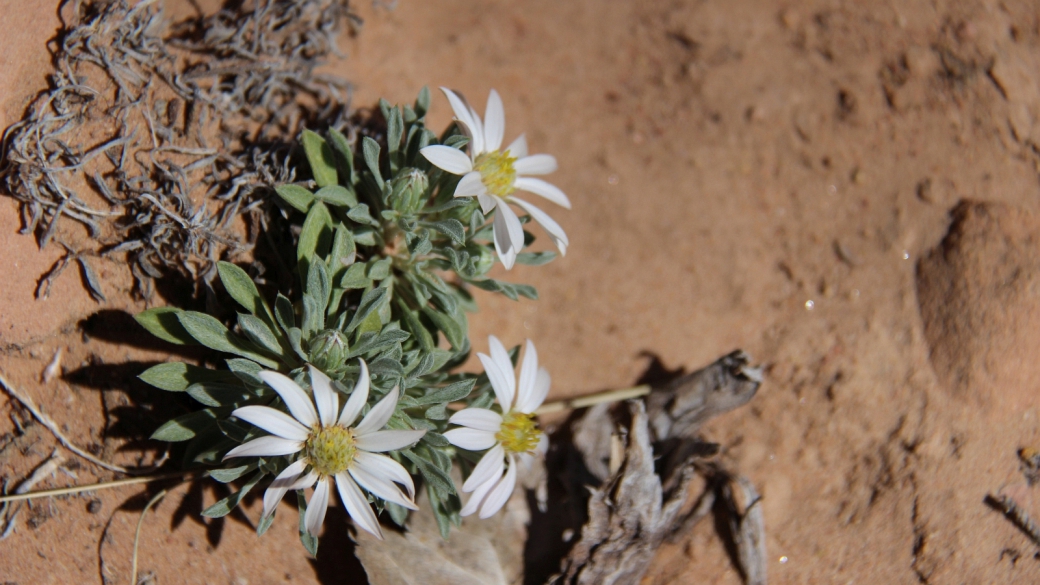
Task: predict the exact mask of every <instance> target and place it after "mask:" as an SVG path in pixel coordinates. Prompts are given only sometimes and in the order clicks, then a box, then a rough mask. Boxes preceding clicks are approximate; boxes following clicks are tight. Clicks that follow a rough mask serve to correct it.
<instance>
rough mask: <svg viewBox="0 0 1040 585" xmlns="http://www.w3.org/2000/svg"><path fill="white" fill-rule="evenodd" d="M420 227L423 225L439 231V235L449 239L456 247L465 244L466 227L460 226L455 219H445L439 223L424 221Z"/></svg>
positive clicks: (459, 222)
mask: <svg viewBox="0 0 1040 585" xmlns="http://www.w3.org/2000/svg"><path fill="white" fill-rule="evenodd" d="M421 225H424V226H426V227H428V228H430V229H434V230H437V231H439V232H440V233H442V234H444V235H446V236H448V237H449V238H451V241H452V242H454V243H455V244H458V245H460V246H461V245H463V244H465V243H466V227H465V226H464V225H462V222H461V221H459V220H457V219H445V220H441V221H424V222H422V224H421Z"/></svg>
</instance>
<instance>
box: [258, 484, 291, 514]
mask: <svg viewBox="0 0 1040 585" xmlns="http://www.w3.org/2000/svg"><path fill="white" fill-rule="evenodd" d="M287 491H289V490H287V489H285V488H281V487H275V486H274V485H273V484H272V485H271V487H269V488H267V489H266V490H264V511H263V513H262V514H261V515H260V517H261V518H267V517H268V516H270V515H271V514H274V511H275V509H276V508H277V507H278V504H279V503H280V502H281V501H282V498H284V497H285V492H287Z"/></svg>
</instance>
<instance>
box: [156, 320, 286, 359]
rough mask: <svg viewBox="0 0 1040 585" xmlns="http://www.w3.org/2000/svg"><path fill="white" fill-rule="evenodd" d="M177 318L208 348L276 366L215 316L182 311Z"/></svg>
mask: <svg viewBox="0 0 1040 585" xmlns="http://www.w3.org/2000/svg"><path fill="white" fill-rule="evenodd" d="M177 319H178V320H179V321H180V322H181V325H183V326H184V329H186V330H187V331H188V333H190V334H191V336H192V337H194V338H195V339H196V341H198V342H199V343H201V344H202V345H205V346H206V347H208V348H210V349H215V350H217V351H223V352H227V353H233V354H235V355H238V356H242V357H244V358H249V359H251V360H253V361H255V362H257V363H259V364H261V365H263V366H267V367H269V368H274V369H277V368H278V362H276V361H274V360H272V359H271V358H268V357H265V356H263V355H260V354H259V353H258V352H256V351H254V349H253V347H252V346H251V344H249V343H248V342H246V341H245V340H242V339H239V338H238V337H236V336H234V335H232V334H231V332H230V331H228V328H227V327H224V324H223V323H221V322H220V321H218V320H217V319H216V318H215V317H212V316H210V315H207V314H205V313H197V312H195V311H183V312H181V313H179V314H178V315H177Z"/></svg>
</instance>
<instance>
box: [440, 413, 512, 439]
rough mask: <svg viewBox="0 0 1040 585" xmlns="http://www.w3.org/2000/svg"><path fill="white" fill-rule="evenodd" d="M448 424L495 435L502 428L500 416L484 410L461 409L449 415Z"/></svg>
mask: <svg viewBox="0 0 1040 585" xmlns="http://www.w3.org/2000/svg"><path fill="white" fill-rule="evenodd" d="M448 422H450V423H452V424H456V425H462V426H464V427H469V428H471V429H477V430H478V431H489V432H492V433H497V432H498V431H499V430H500V429H501V428H502V415H500V414H498V413H497V412H495V411H493V410H488V409H486V408H463V409H462V410H460V411H458V412H456V413H455V414H453V415H451V418H449V419H448Z"/></svg>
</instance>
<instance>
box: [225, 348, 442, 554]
mask: <svg viewBox="0 0 1040 585" xmlns="http://www.w3.org/2000/svg"><path fill="white" fill-rule="evenodd" d="M310 374H311V389H312V390H313V393H314V400H313V401H312V400H311V398H310V397H309V396H308V395H307V393H306V392H305V391H304V390H303V388H300V386H299V385H298V384H297V383H296V382H294V381H292V380H291V379H290V378H288V377H287V376H284V375H282V374H279V373H278V372H271V371H263V372H260V378H261V379H262V380H263V381H264V382H266V383H267V385H268V386H270V387H271V388H273V389H274V391H275V392H277V393H278V395H279V396H281V398H282V401H283V402H285V405H286V407H288V409H289V412H290V413H291V414H292V416H289V415H288V414H285V413H284V412H282V411H280V410H276V409H274V408H271V407H268V406H243V407H242V408H238V409H235V411H234V412H232V413H231V414H232V415H234V416H235V417H237V418H238V419H240V420H244V421H246V422H248V423H251V424H253V425H256V426H258V427H260V428H261V429H263V430H265V431H267V432H269V433H271V434H270V435H268V436H265V437H260V438H258V439H253V440H252V441H248V442H246V443H243V444H241V445H239V446H238V447H235V448H234V449H232V450H230V451H228V454H227V455H225V456H224V459H228V458H229V457H277V456H280V455H292V454H293V453H301V455H300V456H299V457H297V458H296V461H295V462H293V463H292V464H290V465H289V466H288V467H286V468H285V470H284V471H282V472H281V473H280V474H278V477H276V478H275V480H274V482H272V483H271V486H270V487H268V488H267V491H266V492H265V493H264V514H263V515H264V517H267V516H269V515H270V514H272V513H273V512H274V510H275V507H276V506H277V505H278V502H279V501H281V499H282V496H284V495H285V493H286V492H288V491H290V490H300V489H305V488H308V487H311V486H314V485H315V484H317V486H316V487H315V488H314V494H313V495H312V496H311V500H310V502H309V503H308V505H307V512H306V514H305V515H304V526H305V527H306V529H307V532H309V533H310V534H311V535H313V536H317V535H318V529H319V528H321V524H322V522H323V521H324V520H325V511H326V510H327V509H328V505H329V492H330V490H331V483H332V479H333V478H335V480H336V488H337V489H338V490H339V497H340V499H342V500H343V505H344V506H345V507H346V509H347V513H348V514H350V517H351V518H353V519H354V522H355V523H357V525H358V526H360V527H361V528H363V529H365V530H367V531H368V532H371V533H372V534H374V535H375V536H376V537H377V538H380V539H381V538H383V534H382V531H381V530H380V528H379V521H378V520H376V515H375V513H374V512H373V511H372V508H371V507H370V506H369V505H368V498H367V497H366V496H365V494H364V492H362V491H361V489H360V488H359V487H358V486H359V485H360V486H361V487H362V488H365V490H367V491H368V492H369V493H371V494H372V495H374V496H376V497H377V498H380V499H382V500H385V501H387V502H393V503H395V504H399V505H401V506H404V507H405V508H408V509H410V510H416V509H417V508H416V506H415V503H414V502H413V499H414V498H415V485H414V484H413V483H412V478H411V476H410V475H408V471H406V470H405V468H404V467H402V466H401V464H400V463H398V462H397V461H394V460H393V459H391V458H390V457H387V456H385V455H379V454H378V453H383V452H386V451H394V450H397V449H403V448H405V447H407V446H409V445H412V444H413V443H415V442H416V441H418V440H419V439H421V438H422V436H423V435H424V434H426V431H400V430H396V431H395V430H388V431H384V430H380V429H382V428H383V427H384V426H385V425H386V422H387V421H388V420H390V416H391V415H392V414H393V413H394V409H395V408H396V407H397V388H394V389H393V390H391V391H390V393H389V394H387V395H386V396H385V397H384V398H383V399H382V400H380V401H379V402H378V403H377V404H376V405H375V406H373V407H372V409H371V410H370V411H369V412H368V414H367V415H365V418H363V419H362V420H361V422H360V423H358V424H357V425H354V421H355V420H357V418H358V415H360V414H361V409H362V408H364V406H365V404H366V403H367V402H368V390H369V385H370V381H369V375H368V365H367V364H365V361H364V360H361V375H360V376H359V377H358V381H357V385H356V386H355V387H354V391H353V392H352V393H351V395H350V398H348V399H347V404H346V405H345V406H344V407H343V411H342V412H340V411H339V393H337V392H336V391H335V390H333V389H332V381H331V380H330V379H329V377H328V376H326V375H325V374H324V373H322V372H321V371H320V370H318V369H317V368H315V367H314V366H310ZM315 406H317V410H315ZM337 413H339V417H338V418H337V416H336V414H337ZM394 482H396V483H399V484H401V485H402V486H404V488H405V489H406V490H407V491H408V496H407V497H406V496H405V495H404V494H403V493H402V492H401V489H400V488H398V487H397V486H396V485H394Z"/></svg>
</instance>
